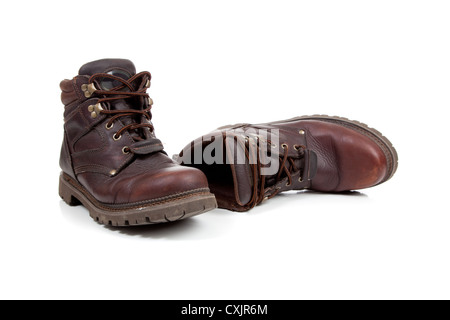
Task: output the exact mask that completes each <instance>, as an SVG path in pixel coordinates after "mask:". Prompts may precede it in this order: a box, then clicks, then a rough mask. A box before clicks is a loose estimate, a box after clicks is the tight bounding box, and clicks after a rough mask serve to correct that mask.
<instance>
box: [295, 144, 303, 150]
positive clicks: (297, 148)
mask: <svg viewBox="0 0 450 320" xmlns="http://www.w3.org/2000/svg"><path fill="white" fill-rule="evenodd" d="M294 149H295V151H300V150H301V149H302V146H299V145H295V146H294Z"/></svg>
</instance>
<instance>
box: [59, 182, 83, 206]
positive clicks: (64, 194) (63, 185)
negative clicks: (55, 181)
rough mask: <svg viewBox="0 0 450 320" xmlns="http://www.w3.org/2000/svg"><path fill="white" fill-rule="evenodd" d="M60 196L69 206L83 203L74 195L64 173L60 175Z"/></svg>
mask: <svg viewBox="0 0 450 320" xmlns="http://www.w3.org/2000/svg"><path fill="white" fill-rule="evenodd" d="M59 196H60V197H61V199H63V200H64V202H65V203H67V204H68V205H69V206H78V205H80V204H81V202H80V201H78V199H77V198H75V197H74V195H73V193H72V191H71V190H70V188H69V187H68V186H67V182H65V181H64V178H63V177H62V174H61V176H60V177H59Z"/></svg>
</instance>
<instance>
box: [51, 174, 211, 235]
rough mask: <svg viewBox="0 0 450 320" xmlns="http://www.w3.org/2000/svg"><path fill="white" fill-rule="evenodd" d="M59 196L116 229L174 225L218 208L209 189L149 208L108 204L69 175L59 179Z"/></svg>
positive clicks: (154, 204)
mask: <svg viewBox="0 0 450 320" xmlns="http://www.w3.org/2000/svg"><path fill="white" fill-rule="evenodd" d="M59 195H60V197H61V198H62V199H63V200H64V202H65V203H67V204H68V205H70V206H76V205H80V204H82V205H83V206H84V207H86V208H87V209H88V211H89V215H90V216H91V217H92V219H94V220H95V221H97V222H98V223H100V224H104V225H110V226H116V227H124V226H137V225H146V224H155V223H165V222H173V221H178V220H182V219H186V218H189V217H192V216H195V215H199V214H202V213H205V212H207V211H210V210H213V209H215V208H217V202H216V198H215V196H214V195H213V194H212V193H210V192H209V189H201V190H193V191H191V192H185V193H183V194H179V195H176V196H174V197H172V198H171V197H168V198H167V199H160V201H157V202H150V203H147V204H146V203H140V204H139V203H138V204H126V205H110V204H104V203H101V202H99V201H97V200H96V199H95V198H94V197H93V196H92V195H91V194H89V192H88V191H87V190H86V189H85V188H84V187H83V186H82V185H80V184H79V183H78V182H77V181H75V180H74V179H72V178H71V177H69V176H68V175H66V174H65V173H61V175H60V177H59Z"/></svg>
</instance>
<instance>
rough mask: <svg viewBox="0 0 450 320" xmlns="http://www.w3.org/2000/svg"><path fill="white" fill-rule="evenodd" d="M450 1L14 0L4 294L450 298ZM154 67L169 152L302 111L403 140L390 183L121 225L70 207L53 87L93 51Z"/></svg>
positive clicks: (5, 92) (7, 10) (0, 21)
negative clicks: (64, 192) (223, 129)
mask: <svg viewBox="0 0 450 320" xmlns="http://www.w3.org/2000/svg"><path fill="white" fill-rule="evenodd" d="M449 17H450V3H449V2H448V1H411V0H408V1H393V0H389V1H380V0H377V1H279V0H277V1H230V0H228V1H158V2H156V1H148V0H147V1H111V0H109V1H53V2H51V1H20V2H19V1H10V2H7V3H5V4H4V5H3V6H2V10H1V12H0V30H1V31H0V32H1V40H2V41H1V47H2V49H1V52H0V55H1V77H0V82H1V95H2V98H1V101H2V102H1V112H2V116H1V126H0V128H1V133H2V148H1V149H2V151H1V154H2V157H1V160H0V161H1V168H2V171H1V186H2V190H1V202H2V208H1V219H0V225H1V231H0V259H1V261H0V298H3V299H6V298H9V299H12V298H43V299H49V298H60V299H68V298H75V299H81V298H84V299H111V298H112V299H119V298H125V299H128V298H137V299H220V298H223V299H280V298H285V299H419V298H425V299H434V298H438V299H440V298H447V299H449V298H450V272H449V270H450V256H449V245H450V216H449V213H450V210H449V205H448V203H449V202H448V199H449V188H448V184H449V178H450V177H449V166H448V161H449V151H448V149H449V144H450V141H449V131H448V127H449V126H448V119H449V115H450V111H449V107H450V106H449V102H450V99H449V93H450V90H449V88H450V37H449V36H450V18H449ZM106 57H110V58H119V57H122V58H129V59H131V60H133V61H134V62H135V64H136V66H137V69H138V70H139V71H143V70H148V71H150V72H151V73H152V75H153V81H152V87H151V89H150V94H151V96H152V98H153V99H154V101H155V105H154V112H153V115H154V124H155V126H156V130H157V135H158V137H159V138H160V139H162V140H163V142H164V143H165V146H166V150H167V151H168V153H170V154H174V153H177V152H178V151H180V150H181V149H182V148H183V147H184V145H185V144H187V143H188V142H189V141H190V140H192V139H194V138H196V137H198V136H200V135H202V134H206V133H207V132H209V131H210V130H212V129H214V128H216V127H218V126H222V125H225V124H230V123H236V122H266V121H272V120H281V119H285V118H290V117H294V116H300V115H308V114H316V113H321V114H329V115H340V116H344V117H349V118H351V119H356V120H359V121H362V122H366V123H368V124H369V125H371V126H373V127H375V128H377V129H378V130H380V131H381V132H383V133H384V134H385V135H386V136H387V137H388V138H389V139H390V140H391V141H392V142H393V143H394V145H395V146H396V148H397V150H398V153H399V158H400V165H399V169H398V172H397V174H396V175H395V176H394V178H393V179H392V180H391V181H389V182H387V183H386V184H384V185H381V186H378V187H376V188H372V189H368V190H364V191H362V192H361V193H355V194H354V195H328V194H317V193H300V194H297V193H291V194H285V195H282V196H279V197H276V198H275V199H273V200H271V201H268V202H267V203H266V204H264V205H262V206H260V207H258V208H256V209H254V210H252V211H251V212H248V213H243V214H242V213H241V214H239V213H232V212H228V211H224V210H214V211H212V212H210V213H207V214H204V215H201V216H198V217H195V218H192V219H188V220H186V221H184V222H180V223H174V224H167V225H158V226H149V227H140V228H133V229H110V228H107V227H104V226H101V225H99V224H97V223H95V222H94V221H92V220H91V219H90V218H89V216H88V212H87V210H85V209H84V208H83V207H75V208H71V207H68V206H67V205H65V204H64V203H63V202H62V201H61V200H60V198H59V196H58V175H59V172H60V169H59V166H58V161H59V151H60V144H61V139H62V133H63V127H62V126H63V118H62V114H63V105H62V104H61V102H60V98H59V95H60V89H59V82H60V81H61V80H62V79H65V78H72V77H73V76H75V75H76V74H77V72H78V68H79V67H80V66H81V65H82V64H84V63H86V62H89V61H92V60H96V59H100V58H106Z"/></svg>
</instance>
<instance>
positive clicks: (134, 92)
mask: <svg viewBox="0 0 450 320" xmlns="http://www.w3.org/2000/svg"><path fill="white" fill-rule="evenodd" d="M97 78H107V79H111V80H115V81H119V82H120V83H122V84H121V85H119V86H117V87H115V88H112V89H111V90H100V89H98V88H96V87H95V90H94V91H93V92H92V94H96V95H98V96H106V97H104V98H99V99H98V102H97V103H99V104H101V103H103V102H110V101H115V100H120V99H129V98H133V97H144V98H147V99H149V106H148V108H145V109H142V110H137V109H126V110H104V109H102V110H100V113H103V114H107V115H112V117H111V119H110V120H109V121H108V123H107V124H106V127H107V128H108V129H109V128H112V126H113V125H114V121H116V120H117V119H119V118H121V117H132V116H136V115H141V116H144V117H145V118H147V120H149V121H150V120H151V119H152V115H151V112H150V110H151V108H152V103H151V99H150V96H149V95H148V93H147V88H148V87H149V84H150V79H151V75H150V73H149V72H147V71H144V72H141V73H138V74H136V75H134V76H132V77H131V78H129V79H128V80H124V79H122V78H120V77H116V76H113V75H110V74H107V73H96V74H94V75H92V76H91V77H90V78H89V84H90V85H92V84H93V83H94V81H95V80H96V79H97ZM138 79H142V81H141V85H140V86H139V88H138V89H135V88H134V86H133V83H134V82H135V81H136V80H138ZM125 88H128V89H129V90H130V91H121V90H123V89H125ZM139 128H148V129H149V130H150V131H151V132H153V130H154V128H153V126H152V125H151V124H150V123H130V124H127V125H125V126H123V127H122V128H121V129H119V130H118V131H117V132H116V133H115V134H114V138H115V139H120V137H121V136H122V133H123V132H125V131H132V130H136V129H139Z"/></svg>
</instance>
